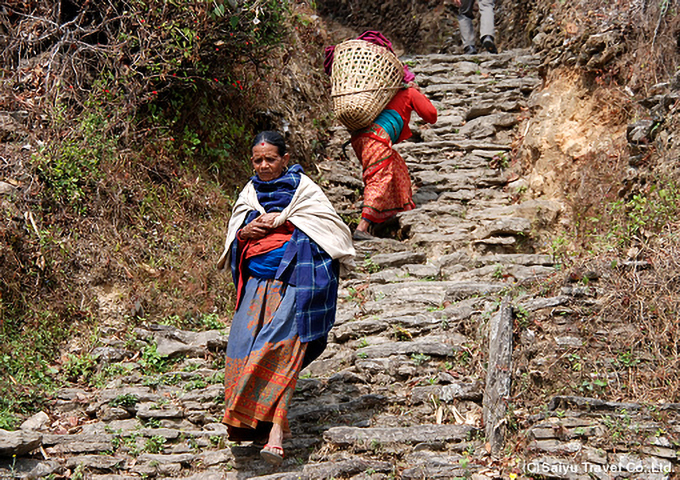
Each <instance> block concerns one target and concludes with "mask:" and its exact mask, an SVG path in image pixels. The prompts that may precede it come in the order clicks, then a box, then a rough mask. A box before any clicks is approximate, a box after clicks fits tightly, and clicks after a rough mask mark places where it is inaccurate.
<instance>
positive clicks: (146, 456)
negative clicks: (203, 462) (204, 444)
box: [137, 453, 196, 465]
mask: <svg viewBox="0 0 680 480" xmlns="http://www.w3.org/2000/svg"><path fill="white" fill-rule="evenodd" d="M195 459H196V455H194V454H192V453H184V454H180V455H161V454H155V453H154V454H151V453H143V454H141V455H140V456H138V457H137V462H138V463H142V464H149V463H151V462H154V463H156V464H158V465H165V464H180V465H191V464H192V463H193V462H194V460H195Z"/></svg>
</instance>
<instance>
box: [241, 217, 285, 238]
mask: <svg viewBox="0 0 680 480" xmlns="http://www.w3.org/2000/svg"><path fill="white" fill-rule="evenodd" d="M278 216H279V214H278V213H265V214H264V215H260V216H259V217H257V218H256V219H255V220H253V221H252V222H250V223H249V224H248V225H246V226H245V227H243V228H242V229H241V230H240V231H239V237H240V238H241V240H259V239H261V238H263V237H265V236H266V235H267V234H268V233H269V231H270V230H271V229H272V228H273V227H274V220H276V218H277V217H278Z"/></svg>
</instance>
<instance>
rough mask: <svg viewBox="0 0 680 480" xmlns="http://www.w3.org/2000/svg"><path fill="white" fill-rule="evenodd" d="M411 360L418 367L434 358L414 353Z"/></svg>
mask: <svg viewBox="0 0 680 480" xmlns="http://www.w3.org/2000/svg"><path fill="white" fill-rule="evenodd" d="M411 360H412V361H413V363H414V364H415V365H416V366H419V365H422V364H423V363H425V362H429V361H430V360H432V357H430V356H429V355H425V354H424V353H412V354H411Z"/></svg>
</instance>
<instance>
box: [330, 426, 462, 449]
mask: <svg viewBox="0 0 680 480" xmlns="http://www.w3.org/2000/svg"><path fill="white" fill-rule="evenodd" d="M474 430H475V429H474V428H473V427H470V426H467V425H418V426H415V427H404V428H357V427H333V428H330V429H329V430H326V432H324V434H323V436H324V439H325V440H326V441H327V442H330V443H333V444H335V445H339V446H354V447H366V448H371V446H373V447H375V446H379V445H384V444H389V443H399V444H407V445H414V444H416V443H420V442H428V441H435V440H439V441H444V442H461V441H464V440H466V439H467V438H468V436H469V435H470V434H471V433H472V432H473V431H474Z"/></svg>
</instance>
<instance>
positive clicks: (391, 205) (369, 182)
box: [324, 32, 437, 240]
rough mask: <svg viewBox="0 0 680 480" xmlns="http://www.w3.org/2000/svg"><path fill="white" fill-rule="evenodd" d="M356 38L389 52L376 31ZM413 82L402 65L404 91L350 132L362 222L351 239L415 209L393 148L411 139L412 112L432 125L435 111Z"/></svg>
mask: <svg viewBox="0 0 680 480" xmlns="http://www.w3.org/2000/svg"><path fill="white" fill-rule="evenodd" d="M359 39H363V40H367V41H371V42H372V43H377V44H379V45H382V46H385V47H387V48H389V50H392V48H391V47H392V45H391V43H390V42H389V40H387V39H386V38H385V37H383V36H382V35H381V34H380V33H379V32H365V33H363V34H362V35H361V36H360V37H359ZM378 42H382V43H378ZM385 42H386V43H385ZM332 53H333V52H332V50H331V49H329V48H327V49H326V61H325V63H324V67H325V69H326V73H329V74H330V73H331V69H332V62H333V59H332ZM414 79H415V75H413V73H411V72H410V71H409V70H408V68H406V66H404V88H402V89H400V90H399V91H398V92H397V94H396V95H395V96H394V97H393V98H392V100H390V102H389V103H388V104H387V106H386V107H385V108H384V109H383V111H382V112H381V113H380V114H379V115H378V117H377V118H376V119H375V120H373V123H372V124H371V125H369V126H368V127H365V128H362V129H360V130H356V131H354V132H350V133H351V136H352V137H351V143H352V148H353V149H354V152H355V153H356V155H357V157H358V158H359V160H361V165H362V169H363V181H364V200H363V206H362V209H361V220H360V221H359V225H358V226H357V228H356V230H355V231H354V234H353V238H354V240H369V239H371V238H373V235H371V234H370V233H369V232H368V230H369V228H370V227H371V226H372V225H375V224H381V223H384V222H385V221H387V220H389V219H391V218H393V217H395V216H396V215H397V213H399V212H403V211H407V210H412V209H413V208H415V204H414V203H413V196H412V190H411V178H410V175H409V172H408V168H407V166H406V162H405V161H404V159H403V158H402V156H401V155H400V154H399V152H397V151H396V150H394V148H393V146H394V145H395V144H397V143H399V142H401V141H403V140H406V139H407V138H410V137H411V129H410V128H409V122H410V120H411V113H412V112H414V111H415V112H416V114H418V116H419V117H420V118H422V119H423V120H424V121H426V122H427V123H430V124H434V123H435V122H436V121H437V109H436V108H435V107H434V105H432V103H431V102H430V100H429V99H428V98H427V97H426V96H425V95H424V94H423V93H422V92H421V91H420V88H419V87H418V86H417V85H416V84H415V83H414V82H413V80H414Z"/></svg>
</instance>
